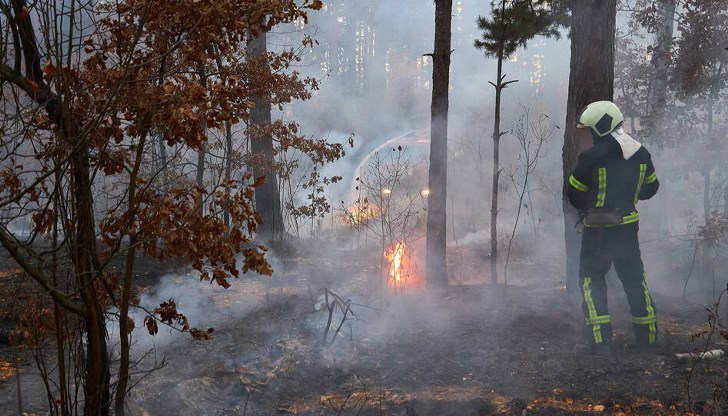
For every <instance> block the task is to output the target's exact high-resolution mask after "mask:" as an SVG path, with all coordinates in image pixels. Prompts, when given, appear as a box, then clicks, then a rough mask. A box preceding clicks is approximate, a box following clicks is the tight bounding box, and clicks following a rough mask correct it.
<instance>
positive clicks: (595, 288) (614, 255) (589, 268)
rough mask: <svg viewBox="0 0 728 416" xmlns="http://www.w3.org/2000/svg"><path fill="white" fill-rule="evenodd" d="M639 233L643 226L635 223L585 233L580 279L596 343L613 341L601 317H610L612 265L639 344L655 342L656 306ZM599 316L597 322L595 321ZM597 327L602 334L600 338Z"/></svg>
mask: <svg viewBox="0 0 728 416" xmlns="http://www.w3.org/2000/svg"><path fill="white" fill-rule="evenodd" d="M638 230H639V223H638V222H635V223H632V224H625V225H620V226H616V227H589V228H585V229H584V234H582V244H581V259H580V260H581V262H580V265H579V276H580V283H581V286H582V295H583V296H584V303H583V309H584V317H585V318H586V319H587V323H588V324H589V325H591V329H592V331H591V333H592V338H593V342H594V343H600V342H609V340H610V339H611V334H612V328H611V324H602V323H599V322H598V321H599V319H600V317H604V316H609V309H608V306H607V285H606V281H605V275H606V274H607V272H608V271H609V268H610V267H611V266H612V264H614V269H615V271H616V272H617V276H618V277H619V280H620V281H621V282H622V287H623V288H624V291H625V293H626V295H627V301H628V302H629V308H630V313H631V315H632V317H633V318H632V323H633V329H634V334H635V338H636V340H637V343H638V344H641V345H649V344H653V343H655V339H656V335H657V319H656V313H655V304H654V302H653V300H652V296H651V295H650V292H649V290H648V288H647V283H646V281H645V276H644V267H643V265H642V258H641V254H640V248H639V241H638V239H637V233H638ZM587 288H588V290H587ZM587 295H588V296H587ZM590 311H593V312H590ZM595 317H596V318H597V321H594V320H593V319H594V318H595ZM597 325H599V328H598V332H599V335H596V328H595V327H596V326H597ZM599 338H601V341H599Z"/></svg>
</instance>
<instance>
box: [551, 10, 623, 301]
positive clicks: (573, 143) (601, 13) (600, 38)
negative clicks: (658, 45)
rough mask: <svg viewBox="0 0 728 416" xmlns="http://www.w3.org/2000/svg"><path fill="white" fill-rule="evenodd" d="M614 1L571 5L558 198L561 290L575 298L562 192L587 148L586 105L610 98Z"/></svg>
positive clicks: (571, 238) (568, 214)
mask: <svg viewBox="0 0 728 416" xmlns="http://www.w3.org/2000/svg"><path fill="white" fill-rule="evenodd" d="M616 13H617V5H616V0H584V1H575V2H573V3H572V17H571V64H570V74H569V94H568V102H567V107H566V125H565V129H564V130H565V131H564V147H563V152H562V160H563V169H564V171H563V175H564V176H563V179H564V181H563V194H562V198H563V199H562V201H563V207H564V237H565V242H566V288H567V291H568V292H569V294H571V295H575V294H578V293H579V251H580V247H581V242H580V241H579V235H578V234H577V233H576V230H575V228H574V226H575V224H576V221H577V218H578V214H577V212H576V210H575V209H574V208H573V207H572V206H571V204H569V202H568V200H567V198H566V190H567V189H568V188H567V187H568V186H569V176H571V174H572V172H573V170H574V167H576V162H577V159H578V157H579V153H581V151H582V150H584V149H586V148H587V147H589V146H590V145H591V135H590V134H589V132H588V131H587V130H586V129H577V128H576V123H577V121H578V120H577V118H578V116H579V114H580V112H581V110H582V109H584V107H586V105H587V104H589V103H591V102H593V101H598V100H611V99H612V95H613V93H614V34H615V24H616Z"/></svg>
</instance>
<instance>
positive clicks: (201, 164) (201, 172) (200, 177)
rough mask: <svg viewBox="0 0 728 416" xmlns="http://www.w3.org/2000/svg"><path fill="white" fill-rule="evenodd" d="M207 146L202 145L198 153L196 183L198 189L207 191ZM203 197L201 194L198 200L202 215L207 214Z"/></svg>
mask: <svg viewBox="0 0 728 416" xmlns="http://www.w3.org/2000/svg"><path fill="white" fill-rule="evenodd" d="M206 147H207V146H206V145H202V147H201V148H200V150H199V151H198V152H197V178H196V183H197V187H198V188H200V189H205V148H206ZM203 198H204V197H203V195H202V194H200V196H199V198H198V199H197V209H198V210H200V214H204V213H205V206H204V204H203Z"/></svg>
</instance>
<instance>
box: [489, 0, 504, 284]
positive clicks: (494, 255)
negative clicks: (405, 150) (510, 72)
mask: <svg viewBox="0 0 728 416" xmlns="http://www.w3.org/2000/svg"><path fill="white" fill-rule="evenodd" d="M503 8H505V2H503ZM502 45H503V44H502V43H501V48H500V50H498V72H497V76H498V78H497V79H496V84H495V114H494V118H495V120H494V122H493V184H492V189H493V191H492V193H491V199H490V283H491V284H497V283H498V179H499V177H500V136H501V134H500V112H501V93H502V92H503V47H502Z"/></svg>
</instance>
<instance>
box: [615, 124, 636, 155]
mask: <svg viewBox="0 0 728 416" xmlns="http://www.w3.org/2000/svg"><path fill="white" fill-rule="evenodd" d="M612 136H613V137H614V139H615V140H616V141H617V143H619V147H621V148H622V156H623V157H624V160H629V158H631V157H632V156H634V154H635V153H637V151H638V150H640V147H642V144H641V143H640V142H638V141H637V140H635V139H633V138H632V136H630V135H629V134H627V133H625V132H624V130H623V129H622V128H621V127H619V128H618V129H617V130H615V131H613V132H612Z"/></svg>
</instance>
